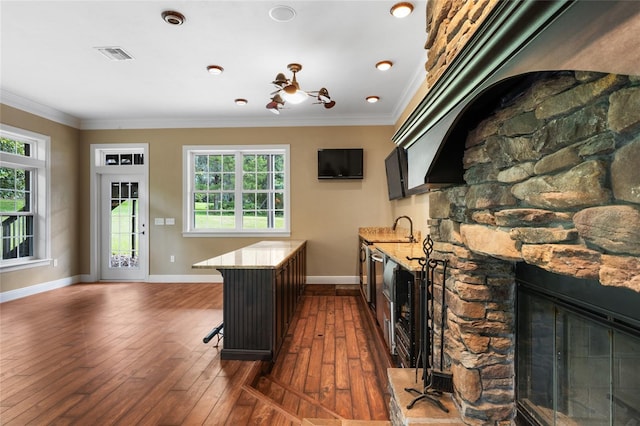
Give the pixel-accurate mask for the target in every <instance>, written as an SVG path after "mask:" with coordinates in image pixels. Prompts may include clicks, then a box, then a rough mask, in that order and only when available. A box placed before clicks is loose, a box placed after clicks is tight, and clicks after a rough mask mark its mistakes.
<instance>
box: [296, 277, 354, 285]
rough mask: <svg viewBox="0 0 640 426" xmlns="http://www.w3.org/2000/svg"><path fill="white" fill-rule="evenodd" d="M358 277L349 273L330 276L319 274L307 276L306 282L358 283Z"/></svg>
mask: <svg viewBox="0 0 640 426" xmlns="http://www.w3.org/2000/svg"><path fill="white" fill-rule="evenodd" d="M359 283H360V278H359V277H354V276H350V275H344V276H331V275H319V276H313V275H311V276H308V277H307V284H359Z"/></svg>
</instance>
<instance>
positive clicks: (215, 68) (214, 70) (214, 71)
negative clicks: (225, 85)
mask: <svg viewBox="0 0 640 426" xmlns="http://www.w3.org/2000/svg"><path fill="white" fill-rule="evenodd" d="M207 71H208V72H209V74H211V75H220V74H222V72H223V71H224V68H222V67H221V66H220V65H209V66H208V67H207Z"/></svg>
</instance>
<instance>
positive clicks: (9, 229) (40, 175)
mask: <svg viewBox="0 0 640 426" xmlns="http://www.w3.org/2000/svg"><path fill="white" fill-rule="evenodd" d="M48 147H49V138H48V137H46V136H43V135H39V134H36V133H32V132H29V131H26V130H21V129H16V128H12V127H9V126H4V125H2V126H1V127H0V153H1V157H0V223H1V224H2V236H1V239H2V243H1V248H0V250H1V263H0V266H1V267H2V268H8V267H16V266H24V265H35V264H38V263H39V262H41V261H48V260H47V258H48V256H49V245H50V243H49V238H48V230H49V227H48V225H47V222H48V215H47V214H46V212H47V210H46V209H47V185H48V169H47V156H48Z"/></svg>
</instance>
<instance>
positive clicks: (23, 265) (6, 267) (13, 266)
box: [0, 259, 51, 272]
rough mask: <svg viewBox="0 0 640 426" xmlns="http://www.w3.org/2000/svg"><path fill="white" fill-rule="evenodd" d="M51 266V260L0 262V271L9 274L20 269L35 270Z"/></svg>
mask: <svg viewBox="0 0 640 426" xmlns="http://www.w3.org/2000/svg"><path fill="white" fill-rule="evenodd" d="M48 265H51V259H34V260H24V261H15V262H10V261H7V262H2V263H0V271H2V272H11V271H18V270H20V269H28V268H37V267H39V266H48Z"/></svg>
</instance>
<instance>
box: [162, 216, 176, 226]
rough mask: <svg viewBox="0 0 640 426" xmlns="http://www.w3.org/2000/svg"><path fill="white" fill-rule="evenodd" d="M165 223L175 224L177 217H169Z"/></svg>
mask: <svg viewBox="0 0 640 426" xmlns="http://www.w3.org/2000/svg"><path fill="white" fill-rule="evenodd" d="M164 223H165V224H167V225H175V224H176V218H175V217H167V218H165V219H164Z"/></svg>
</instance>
